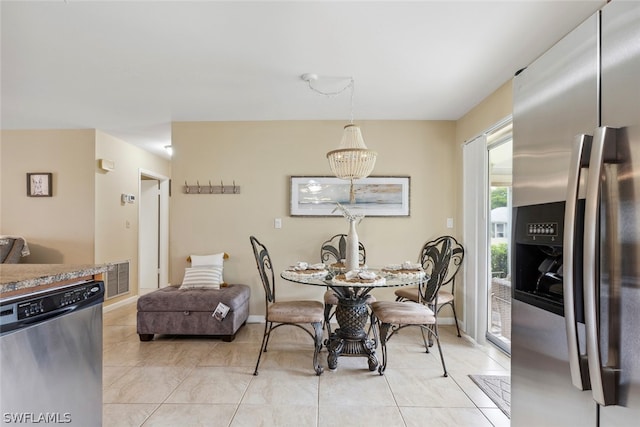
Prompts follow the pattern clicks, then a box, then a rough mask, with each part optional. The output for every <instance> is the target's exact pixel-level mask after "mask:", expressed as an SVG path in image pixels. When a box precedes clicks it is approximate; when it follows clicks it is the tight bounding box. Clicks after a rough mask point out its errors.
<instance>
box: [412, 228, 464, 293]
mask: <svg viewBox="0 0 640 427" xmlns="http://www.w3.org/2000/svg"><path fill="white" fill-rule="evenodd" d="M463 259H464V248H463V247H462V245H460V244H459V243H458V241H457V240H456V239H455V238H454V237H452V236H441V237H438V238H437V239H434V240H431V241H429V242H427V243H425V244H424V246H423V247H422V251H421V252H420V260H419V262H420V264H422V268H423V269H424V271H425V272H426V273H427V277H428V279H427V281H426V283H425V284H424V285H423V286H422V289H421V297H422V300H423V301H424V302H427V303H432V302H433V303H437V301H435V299H436V298H437V295H438V291H439V290H440V287H442V286H443V285H446V284H448V283H450V282H451V281H452V280H454V278H455V275H456V273H457V272H458V270H459V269H460V266H461V265H462V261H463Z"/></svg>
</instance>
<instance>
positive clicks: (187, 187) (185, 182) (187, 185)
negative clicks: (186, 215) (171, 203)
mask: <svg viewBox="0 0 640 427" xmlns="http://www.w3.org/2000/svg"><path fill="white" fill-rule="evenodd" d="M184 186H185V187H186V189H187V191H186V192H187V193H189V191H190V190H189V184H187V180H186V179H185V180H184Z"/></svg>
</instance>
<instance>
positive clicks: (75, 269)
mask: <svg viewBox="0 0 640 427" xmlns="http://www.w3.org/2000/svg"><path fill="white" fill-rule="evenodd" d="M110 268H111V265H110V264H76V265H74V264H0V298H2V297H5V296H14V295H19V294H27V293H29V292H30V291H32V290H40V289H43V288H54V287H55V285H56V284H58V283H61V282H62V284H64V283H67V284H68V283H69V281H72V280H74V279H78V278H81V277H88V276H94V275H96V274H102V273H104V272H106V271H107V270H109V269H110Z"/></svg>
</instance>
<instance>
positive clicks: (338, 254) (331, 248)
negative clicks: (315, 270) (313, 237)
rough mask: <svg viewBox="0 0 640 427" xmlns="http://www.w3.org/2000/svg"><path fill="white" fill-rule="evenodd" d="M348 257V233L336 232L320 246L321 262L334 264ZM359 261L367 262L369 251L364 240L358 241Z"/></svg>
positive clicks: (361, 262)
mask: <svg viewBox="0 0 640 427" xmlns="http://www.w3.org/2000/svg"><path fill="white" fill-rule="evenodd" d="M346 257H347V235H346V234H336V235H335V236H333V237H331V238H330V239H329V240H327V241H325V242H323V243H322V245H321V246H320V262H323V263H325V264H332V263H336V262H340V260H343V259H345V258H346ZM358 262H359V263H360V264H366V263H367V251H366V249H365V247H364V244H363V243H362V242H358Z"/></svg>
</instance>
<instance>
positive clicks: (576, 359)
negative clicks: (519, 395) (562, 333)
mask: <svg viewBox="0 0 640 427" xmlns="http://www.w3.org/2000/svg"><path fill="white" fill-rule="evenodd" d="M592 139H593V138H592V136H591V135H578V136H576V138H575V140H574V145H573V151H572V153H571V163H570V165H569V183H568V186H567V197H566V204H565V211H564V233H563V234H564V242H563V265H565V266H566V268H565V269H564V271H563V285H562V286H563V295H564V321H565V325H566V331H567V347H568V350H569V369H570V371H571V382H572V383H573V385H574V386H575V387H576V388H577V389H578V390H590V389H591V382H590V381H589V366H588V362H587V358H586V355H581V354H580V344H579V337H578V325H577V322H576V305H575V289H576V285H575V280H576V279H575V277H574V274H573V273H574V268H575V255H576V254H575V253H574V249H575V246H574V242H575V237H576V232H577V233H582V230H576V213H577V206H578V190H579V188H580V172H581V168H582V167H586V166H588V163H587V162H588V153H589V151H590V150H591V142H592Z"/></svg>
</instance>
